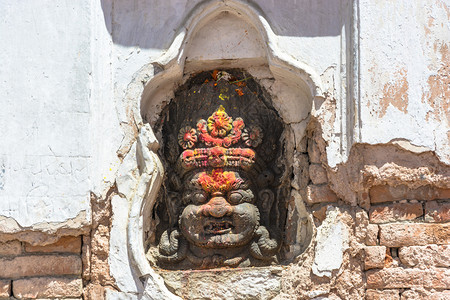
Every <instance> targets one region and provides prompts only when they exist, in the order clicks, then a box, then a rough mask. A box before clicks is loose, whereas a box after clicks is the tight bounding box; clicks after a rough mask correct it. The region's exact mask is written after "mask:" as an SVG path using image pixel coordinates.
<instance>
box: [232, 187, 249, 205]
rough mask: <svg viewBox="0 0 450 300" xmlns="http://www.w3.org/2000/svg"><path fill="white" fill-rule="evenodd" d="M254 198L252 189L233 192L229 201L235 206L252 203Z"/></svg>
mask: <svg viewBox="0 0 450 300" xmlns="http://www.w3.org/2000/svg"><path fill="white" fill-rule="evenodd" d="M253 198H254V197H253V192H252V190H250V189H248V190H237V191H232V192H230V193H229V195H228V201H229V202H230V203H231V204H234V205H236V204H239V203H244V202H252V201H253Z"/></svg>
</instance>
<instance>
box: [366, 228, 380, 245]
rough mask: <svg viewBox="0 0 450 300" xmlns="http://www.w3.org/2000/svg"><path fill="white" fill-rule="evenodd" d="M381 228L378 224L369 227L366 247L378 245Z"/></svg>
mask: <svg viewBox="0 0 450 300" xmlns="http://www.w3.org/2000/svg"><path fill="white" fill-rule="evenodd" d="M379 230H380V229H379V227H378V225H376V224H369V225H367V235H366V245H367V246H375V245H376V244H377V243H378V231H379Z"/></svg>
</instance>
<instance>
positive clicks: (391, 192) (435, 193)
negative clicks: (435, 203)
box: [369, 185, 450, 203]
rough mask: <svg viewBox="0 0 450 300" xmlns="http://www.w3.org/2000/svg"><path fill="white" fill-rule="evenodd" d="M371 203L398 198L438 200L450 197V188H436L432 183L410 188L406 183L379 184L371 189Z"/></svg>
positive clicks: (396, 199)
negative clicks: (393, 184) (395, 184)
mask: <svg viewBox="0 0 450 300" xmlns="http://www.w3.org/2000/svg"><path fill="white" fill-rule="evenodd" d="M369 196H370V202H371V203H382V202H392V201H398V200H404V199H408V200H427V201H429V200H437V199H448V198H450V189H441V188H436V187H433V186H430V185H426V186H422V187H419V188H417V189H410V188H408V186H406V185H398V186H389V185H377V186H374V187H372V188H371V189H370V191H369Z"/></svg>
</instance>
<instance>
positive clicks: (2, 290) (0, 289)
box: [0, 280, 11, 298]
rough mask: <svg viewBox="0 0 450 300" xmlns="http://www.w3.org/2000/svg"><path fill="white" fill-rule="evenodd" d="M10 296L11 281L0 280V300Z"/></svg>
mask: <svg viewBox="0 0 450 300" xmlns="http://www.w3.org/2000/svg"><path fill="white" fill-rule="evenodd" d="M9 296H11V280H0V298H8V297H9Z"/></svg>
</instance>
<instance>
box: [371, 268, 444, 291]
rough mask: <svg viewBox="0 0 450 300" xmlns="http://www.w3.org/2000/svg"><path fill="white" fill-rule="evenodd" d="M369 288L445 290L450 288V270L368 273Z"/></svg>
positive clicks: (388, 270) (404, 270) (372, 271)
mask: <svg viewBox="0 0 450 300" xmlns="http://www.w3.org/2000/svg"><path fill="white" fill-rule="evenodd" d="M366 278H367V287H368V288H371V289H392V288H411V287H424V288H434V289H445V288H448V287H449V286H450V269H446V268H435V269H418V268H415V269H404V268H400V267H397V268H385V269H381V270H380V269H374V270H369V271H367V272H366Z"/></svg>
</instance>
